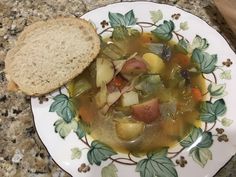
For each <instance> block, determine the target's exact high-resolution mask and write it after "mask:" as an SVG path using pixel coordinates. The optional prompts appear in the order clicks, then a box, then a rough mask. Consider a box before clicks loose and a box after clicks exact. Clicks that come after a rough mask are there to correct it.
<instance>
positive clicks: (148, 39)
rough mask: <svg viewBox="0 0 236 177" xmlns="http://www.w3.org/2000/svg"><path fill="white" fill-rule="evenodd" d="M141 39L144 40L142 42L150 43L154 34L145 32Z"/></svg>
mask: <svg viewBox="0 0 236 177" xmlns="http://www.w3.org/2000/svg"><path fill="white" fill-rule="evenodd" d="M141 41H142V43H150V42H152V35H151V34H147V33H144V34H143V35H142V36H141Z"/></svg>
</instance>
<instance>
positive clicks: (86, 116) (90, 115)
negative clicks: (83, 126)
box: [79, 105, 96, 124]
mask: <svg viewBox="0 0 236 177" xmlns="http://www.w3.org/2000/svg"><path fill="white" fill-rule="evenodd" d="M79 115H80V117H81V119H82V120H83V121H84V122H86V123H87V124H91V123H92V121H93V119H94V118H95V117H96V114H95V112H94V111H88V109H87V105H80V106H79Z"/></svg>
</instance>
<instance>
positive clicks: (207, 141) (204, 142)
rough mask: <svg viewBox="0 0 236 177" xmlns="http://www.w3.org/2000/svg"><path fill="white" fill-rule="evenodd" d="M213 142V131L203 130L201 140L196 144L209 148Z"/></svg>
mask: <svg viewBox="0 0 236 177" xmlns="http://www.w3.org/2000/svg"><path fill="white" fill-rule="evenodd" d="M212 144H213V139H212V133H211V132H203V133H202V134H201V141H200V142H199V143H198V144H197V145H196V147H199V148H209V147H211V145H212Z"/></svg>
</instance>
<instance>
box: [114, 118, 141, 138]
mask: <svg viewBox="0 0 236 177" xmlns="http://www.w3.org/2000/svg"><path fill="white" fill-rule="evenodd" d="M115 128H116V134H117V136H118V137H119V138H120V139H121V140H125V141H132V140H135V139H137V138H138V137H139V136H140V135H141V134H142V133H143V131H144V128H145V125H144V123H143V122H139V121H134V120H132V119H130V118H127V117H125V118H122V119H118V120H116V122H115Z"/></svg>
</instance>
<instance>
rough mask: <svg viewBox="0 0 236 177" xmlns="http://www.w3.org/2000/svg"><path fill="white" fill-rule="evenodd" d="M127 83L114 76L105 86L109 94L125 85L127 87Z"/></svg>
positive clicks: (118, 76)
mask: <svg viewBox="0 0 236 177" xmlns="http://www.w3.org/2000/svg"><path fill="white" fill-rule="evenodd" d="M127 83H128V82H127V81H126V80H125V79H123V78H122V77H121V76H120V75H117V76H115V77H114V78H113V79H112V81H111V82H109V83H108V84H107V89H108V91H109V92H114V91H116V90H122V89H123V88H124V87H125V85H127Z"/></svg>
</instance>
